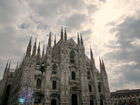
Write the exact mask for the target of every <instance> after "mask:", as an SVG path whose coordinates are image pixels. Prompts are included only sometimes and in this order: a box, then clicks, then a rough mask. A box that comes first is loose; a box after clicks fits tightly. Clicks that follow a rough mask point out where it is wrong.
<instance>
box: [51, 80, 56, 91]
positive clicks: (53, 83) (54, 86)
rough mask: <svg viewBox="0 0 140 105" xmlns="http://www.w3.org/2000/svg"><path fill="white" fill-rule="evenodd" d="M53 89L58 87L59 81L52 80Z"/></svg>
mask: <svg viewBox="0 0 140 105" xmlns="http://www.w3.org/2000/svg"><path fill="white" fill-rule="evenodd" d="M52 89H57V82H56V81H54V80H53V81H52Z"/></svg>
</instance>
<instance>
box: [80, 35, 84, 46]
mask: <svg viewBox="0 0 140 105" xmlns="http://www.w3.org/2000/svg"><path fill="white" fill-rule="evenodd" d="M80 36H81V45H83V44H84V43H83V38H82V35H80Z"/></svg>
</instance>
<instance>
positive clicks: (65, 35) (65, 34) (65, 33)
mask: <svg viewBox="0 0 140 105" xmlns="http://www.w3.org/2000/svg"><path fill="white" fill-rule="evenodd" d="M64 37H65V41H66V40H67V30H66V28H65V32H64Z"/></svg>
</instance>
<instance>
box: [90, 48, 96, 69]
mask: <svg viewBox="0 0 140 105" xmlns="http://www.w3.org/2000/svg"><path fill="white" fill-rule="evenodd" d="M90 57H91V62H92V64H93V65H94V66H95V60H94V57H93V52H92V49H91V48H90Z"/></svg>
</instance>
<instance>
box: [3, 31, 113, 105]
mask: <svg viewBox="0 0 140 105" xmlns="http://www.w3.org/2000/svg"><path fill="white" fill-rule="evenodd" d="M60 34H61V38H60V40H59V41H58V42H56V40H54V45H53V46H52V39H51V37H52V34H51V33H50V34H49V39H48V45H47V47H46V49H45V48H43V50H42V51H41V50H40V44H38V45H37V42H36V41H35V42H34V45H33V46H32V38H31V39H30V41H29V44H28V46H27V50H26V54H25V57H24V58H23V61H22V62H21V63H20V65H18V66H17V67H16V68H15V70H14V72H11V71H10V70H11V68H10V63H7V65H6V68H5V71H4V75H3V79H2V80H1V81H0V105H111V104H110V90H109V84H108V77H107V73H106V69H105V65H104V61H103V60H101V59H99V60H100V70H98V69H97V68H96V66H95V60H94V57H93V53H92V50H91V49H90V59H89V58H88V57H87V56H86V55H85V47H84V42H83V39H82V36H81V35H78V38H77V43H76V42H75V41H74V40H73V39H67V32H66V29H64V30H63V29H61V33H60Z"/></svg>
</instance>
